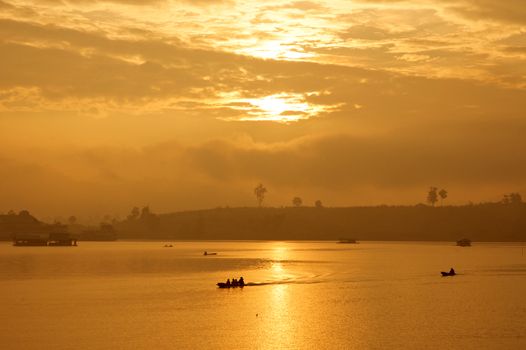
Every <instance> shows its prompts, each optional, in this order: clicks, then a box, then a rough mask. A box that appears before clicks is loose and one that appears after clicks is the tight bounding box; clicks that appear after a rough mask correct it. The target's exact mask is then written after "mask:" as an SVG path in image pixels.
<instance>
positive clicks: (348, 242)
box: [338, 238, 358, 244]
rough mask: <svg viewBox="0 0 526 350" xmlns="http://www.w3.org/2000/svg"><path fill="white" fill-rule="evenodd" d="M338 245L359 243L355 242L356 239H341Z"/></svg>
mask: <svg viewBox="0 0 526 350" xmlns="http://www.w3.org/2000/svg"><path fill="white" fill-rule="evenodd" d="M338 243H346V244H356V243H358V241H357V240H355V239H354V238H340V240H339V241H338Z"/></svg>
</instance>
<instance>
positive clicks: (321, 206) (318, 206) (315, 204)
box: [314, 199, 323, 208]
mask: <svg viewBox="0 0 526 350" xmlns="http://www.w3.org/2000/svg"><path fill="white" fill-rule="evenodd" d="M314 206H315V207H316V208H323V204H322V203H321V201H320V200H319V199H318V200H317V201H316V202H314Z"/></svg>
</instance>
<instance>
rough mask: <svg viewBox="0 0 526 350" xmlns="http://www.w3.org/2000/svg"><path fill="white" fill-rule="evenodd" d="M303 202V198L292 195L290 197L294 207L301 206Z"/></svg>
mask: <svg viewBox="0 0 526 350" xmlns="http://www.w3.org/2000/svg"><path fill="white" fill-rule="evenodd" d="M302 204H303V200H302V199H301V198H300V197H294V198H292V205H293V206H295V207H296V208H298V207H301V205H302Z"/></svg>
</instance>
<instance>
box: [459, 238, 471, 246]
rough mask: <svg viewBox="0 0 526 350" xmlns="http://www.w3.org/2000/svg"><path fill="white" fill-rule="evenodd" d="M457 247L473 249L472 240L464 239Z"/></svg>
mask: <svg viewBox="0 0 526 350" xmlns="http://www.w3.org/2000/svg"><path fill="white" fill-rule="evenodd" d="M457 246H459V247H471V240H469V239H467V238H463V239H461V240H458V241H457Z"/></svg>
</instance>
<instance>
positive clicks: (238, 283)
mask: <svg viewBox="0 0 526 350" xmlns="http://www.w3.org/2000/svg"><path fill="white" fill-rule="evenodd" d="M217 286H218V287H219V288H243V287H244V286H245V280H244V279H243V277H239V280H238V279H235V278H232V281H230V278H229V279H227V280H226V282H219V283H217Z"/></svg>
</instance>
